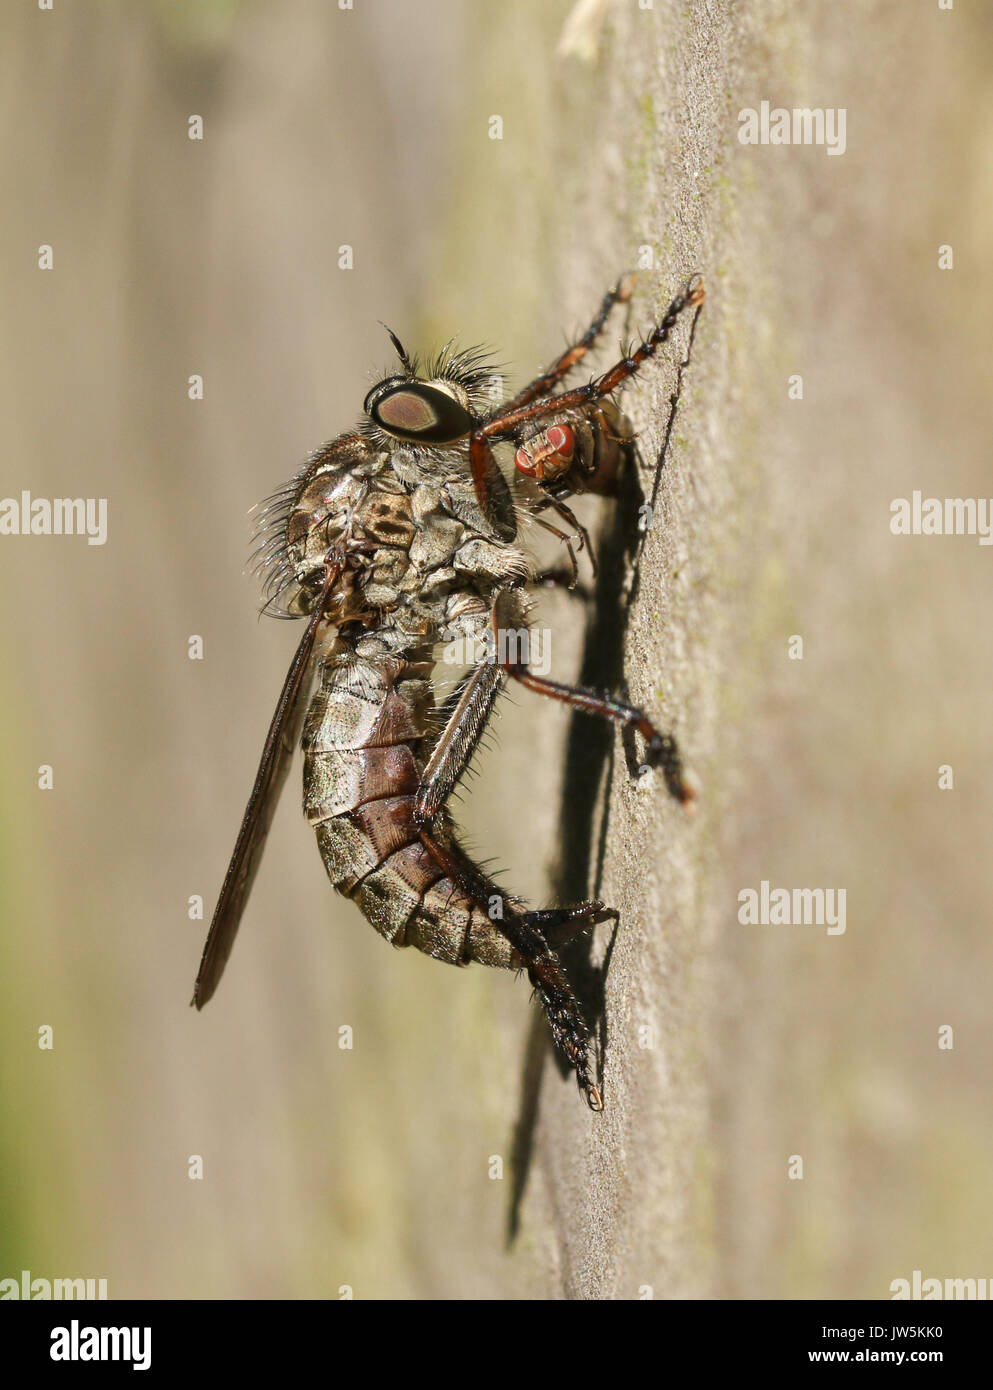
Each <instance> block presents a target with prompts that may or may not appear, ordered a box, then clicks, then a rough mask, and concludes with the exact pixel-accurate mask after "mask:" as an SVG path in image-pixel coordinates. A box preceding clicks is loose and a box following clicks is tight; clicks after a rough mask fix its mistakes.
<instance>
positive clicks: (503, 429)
mask: <svg viewBox="0 0 993 1390" xmlns="http://www.w3.org/2000/svg"><path fill="white" fill-rule="evenodd" d="M705 293H706V292H705V290H704V287H703V280H702V279H701V278H700V276H698V275H694V276H693V277H692V278H691V279H690V280H688V281H687V283H686V285H685V286H684V287H683V290H682V291H681V293H679V294H677V295H676V297H675V299H674V300H673V301H672V303H671V304H670V305H669V307H668V309H667V310H666V312H665V315H664V317H663V318H662V319H661V320H660V321H659V323H657V324H656V326H655V327H654V328H653V329H652V331H651V333H650V334H649V335H648V337H647V338H646V339H645V340H644V342H643V343H641V344H640V345H639V346H638V347H637V348H635V350H634V352H632V353H630V354H629V355H628V356H627V357H624V358H622V359H621V361H620V362H617V363H615V365H614V366H613V367H611V368H610V370H609V371H606V372H604V373H603V374H602V375H601V376H598V377H595V378H594V379H593V380H592V381H590V382H587V384H586V385H585V386H577V387H576V388H575V389H574V390H572V391H564V392H563V393H562V394H561V395H560V396H549V397H548V398H547V399H546V400H541V401H538V402H537V403H535V404H533V405H526V406H521V407H516V408H514V409H507V408H506V407H504V406H501V407H499V409H498V410H496V411H494V413H493V414H492V415H491V416H490V418H489V419H488V420H486V421H484V422H483V423H482V424H481V425H479V426H478V428H477V429H475V430H474V431H473V434H472V442H473V445H476V441H477V440H478V441H479V446H481V445H482V444H484V443H485V442H486V441H487V440H489V439H504V438H507V437H509V436H511V435H513V434H514V433H515V431H517V430H519V429H520V427H521V426H522V425H526V424H529V423H532V422H536V421H539V420H543V419H551V418H552V417H554V416H557V415H561V414H562V412H563V411H567V410H588V409H590V408H591V407H592V406H595V405H597V404H598V403H599V402H600V401H602V400H605V399H606V398H607V397H608V396H610V395H611V394H612V393H613V392H614V391H616V390H617V389H618V387H619V386H622V385H623V384H624V382H625V381H627V380H628V378H629V377H632V376H634V374H635V373H636V372H637V371H638V370H639V369H640V368H641V367H642V366H643V365H644V363H645V362H647V361H648V359H649V358H651V357H654V355H655V353H656V352H657V351H658V349H659V347H660V346H661V345H662V343H664V342H666V341H667V339H668V337H669V334H670V333H671V332H672V329H673V327H674V325H675V323H676V320H677V319H678V318H679V316H680V314H681V313H682V312H683V310H684V309H688V308H692V307H694V306H695V305H697V304H701V303H702V302H703V299H704V296H705ZM475 476H476V471H475V469H473V477H474V478H475ZM477 495H478V493H477ZM481 505H482V504H481Z"/></svg>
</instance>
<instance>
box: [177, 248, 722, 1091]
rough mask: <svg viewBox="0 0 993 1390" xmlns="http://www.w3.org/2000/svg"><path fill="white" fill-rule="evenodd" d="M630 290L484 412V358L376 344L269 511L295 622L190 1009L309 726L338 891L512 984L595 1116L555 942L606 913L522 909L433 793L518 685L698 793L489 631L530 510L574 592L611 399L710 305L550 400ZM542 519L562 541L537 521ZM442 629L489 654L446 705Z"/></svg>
mask: <svg viewBox="0 0 993 1390" xmlns="http://www.w3.org/2000/svg"><path fill="white" fill-rule="evenodd" d="M633 283H634V280H633V277H632V276H628V277H625V278H624V279H622V280H621V281H620V282H619V283H618V284H617V285H616V286H615V288H614V289H612V290H611V291H610V292H609V293H608V294H607V295H606V296H605V298H604V300H603V303H602V304H601V306H600V310H599V313H598V314H597V317H596V318H595V319H594V320H593V322H592V323H591V325H590V327H589V329H588V330H587V332H586V333H585V334H584V335H583V337H582V338H581V339H579V340H578V341H577V342H576V343H574V344H573V345H572V346H570V347H569V348H568V349H567V350H566V351H565V352H563V353H562V354H561V355H560V356H559V357H558V358H557V359H556V360H555V361H554V362H553V363H552V364H551V366H549V368H548V369H547V371H545V372H544V373H543V374H542V375H541V376H539V377H537V378H536V379H535V380H534V381H533V382H531V384H530V385H528V386H526V387H525V388H524V389H523V390H522V391H520V392H519V393H518V394H517V395H516V396H515V397H514V398H513V400H511V401H509V402H507V403H506V404H503V405H499V406H494V405H493V403H492V401H490V400H489V398H488V392H487V390H486V388H487V386H488V384H489V383H490V381H491V375H492V368H490V367H488V365H487V363H486V361H485V359H484V357H483V355H482V354H481V353H480V352H479V350H477V349H472V350H469V351H463V352H459V351H455V350H453V349H452V348H451V345H449V346H448V347H447V348H445V349H443V350H442V352H441V353H440V354H439V355H438V357H436V358H435V359H434V361H432V362H430V363H426V364H424V365H423V367H422V366H421V365H420V364H419V362H418V361H417V360H416V359H415V358H413V357H410V356H408V354H407V352H406V351H405V350H404V348H403V346H402V345H401V343H400V342H399V340H398V339H397V338H396V336H395V335H394V334H392V333H390V338H391V340H392V343H393V347H394V349H395V351H396V355H397V359H398V364H399V365H398V367H397V369H396V370H395V371H394V372H392V373H391V374H390V375H389V376H387V377H385V378H384V379H383V380H382V381H379V382H377V384H376V385H375V386H373V388H372V390H371V391H370V392H369V394H368V395H367V396H366V399H365V405H364V414H363V418H362V420H361V422H360V423H359V425H358V426H357V428H356V429H354V430H352V431H350V432H349V433H347V434H342V435H339V437H338V438H337V439H334V440H332V441H331V442H330V443H328V444H325V445H323V446H322V447H321V448H320V449H318V450H317V451H316V452H315V453H313V454H312V455H311V456H310V458H309V459H308V460H307V462H306V464H305V466H304V467H303V469H302V470H301V471H300V472H299V473H298V474H297V475H296V476H295V477H294V478H292V479H291V480H290V482H289V483H287V484H286V486H285V487H284V488H282V489H281V490H280V491H279V492H277V493H276V494H274V496H273V497H271V498H269V499H268V500H267V501H266V502H265V503H263V504H262V505H261V508H260V521H259V527H258V530H257V533H256V539H257V540H258V542H259V546H258V549H257V550H256V552H255V557H254V558H256V559H257V560H258V568H259V570H260V571H261V573H262V575H263V579H264V592H265V597H266V599H267V603H266V607H267V608H274V609H275V610H276V611H277V612H280V613H282V614H284V615H286V616H295V617H306V618H307V625H306V630H305V631H304V634H303V637H302V639H301V642H300V645H299V648H298V649H297V652H296V655H295V656H294V658H293V662H292V665H291V666H290V670H289V674H288V675H287V677H286V682H285V684H284V686H283V690H282V693H281V695H280V697H279V703H278V705H277V706H276V713H275V715H274V716H273V720H272V724H271V726H270V729H269V734H268V737H267V738H266V742H265V747H264V749H263V752H262V761H261V763H260V766H259V770H258V773H257V775H256V778H255V785H254V786H253V788H252V793H251V796H250V798H249V802H248V807H247V809H246V811H245V816H244V819H243V821H242V824H241V830H240V833H239V835H238V840H237V843H236V845H235V849H234V854H233V856H232V859H231V863H230V865H229V867H228V871H227V874H226V876H225V879H224V884H223V886H222V888H221V894H220V898H219V899H218V903H217V908H216V910H215V912H214V917H213V920H212V922H211V925H210V931H209V934H208V936H207V942H206V945H205V947H204V952H203V958H202V960H201V962H200V970H199V974H198V975H197V981H196V986H195V988H194V993H193V1001H192V1002H193V1003H194V1004H195V1005H196V1007H197V1008H198V1009H199V1008H202V1007H203V1005H204V1004H206V1003H207V1001H208V1000H209V999H210V998H211V996H212V995H213V993H214V991H215V990H216V988H217V985H218V982H219V980H220V978H221V974H222V972H223V970H224V966H225V963H226V961H227V959H228V955H229V954H230V951H231V946H232V943H233V941H234V937H235V933H236V932H237V930H238V924H239V922H240V920H241V915H242V912H243V910H244V907H245V903H246V900H247V898H248V894H249V891H250V889H251V885H252V881H253V879H254V877H255V873H256V871H257V869H258V865H259V860H260V857H261V853H262V848H263V845H264V842H265V838H266V834H267V832H268V829H269V823H270V821H271V819H272V815H273V811H274V809H275V806H276V802H277V799H278V797H279V792H280V789H281V786H282V783H283V781H284V780H285V776H286V773H287V771H288V767H289V763H290V760H291V757H292V754H293V750H294V747H295V745H296V743H297V741H298V739H300V737H301V732H302V747H303V752H304V774H303V780H304V811H305V814H306V816H307V819H308V820H309V821H310V823H311V824H312V825H313V826H314V829H315V830H316V833H317V842H318V846H319V848H320V852H321V857H322V859H323V860H324V864H325V867H326V868H327V872H328V876H329V878H330V880H331V883H332V884H333V885H334V887H335V888H336V889H337V890H338V891H339V892H340V893H343V894H345V895H346V896H347V897H349V898H351V899H352V900H353V901H354V902H355V903H356V904H357V905H358V907H359V908H360V909H361V911H362V912H363V913H364V915H365V916H366V917H367V918H368V919H369V921H370V922H371V923H372V925H373V926H374V927H375V928H376V930H377V931H378V932H380V933H381V935H383V936H385V937H386V939H387V940H388V941H390V942H391V943H392V944H393V945H394V946H415V947H416V948H417V949H418V950H421V951H424V952H426V953H427V954H428V955H431V956H435V957H436V958H437V959H438V960H444V961H448V962H449V963H450V964H452V965H467V964H468V963H469V962H470V961H481V962H482V963H483V964H484V965H493V966H501V967H504V968H507V969H511V970H525V971H526V972H527V975H528V978H529V980H530V981H531V984H532V985H533V987H534V991H535V993H536V994H537V996H538V999H539V1000H540V1002H541V1005H542V1007H543V1009H544V1011H545V1014H546V1016H547V1018H548V1022H549V1024H550V1026H551V1031H552V1035H553V1038H554V1040H555V1043H556V1045H557V1046H558V1048H559V1049H560V1051H561V1053H562V1054H563V1056H564V1057H565V1058H566V1059H567V1061H568V1063H569V1064H570V1065H571V1067H572V1068H573V1070H574V1072H575V1074H576V1078H577V1081H578V1083H579V1086H580V1089H581V1090H582V1091H583V1092H584V1094H585V1096H586V1099H587V1102H588V1104H589V1106H590V1108H591V1109H593V1110H601V1109H602V1108H603V1103H602V1099H601V1096H600V1092H599V1090H598V1088H597V1086H596V1085H595V1084H594V1080H593V1077H592V1075H591V1063H590V1050H591V1045H590V1029H589V1026H588V1024H587V1022H586V1020H585V1018H584V1017H583V1013H582V1011H581V1009H580V1006H579V1003H578V1001H577V999H576V997H575V995H574V994H573V991H572V989H571V988H570V986H569V982H568V980H567V979H566V977H565V974H564V972H563V970H562V967H561V965H560V963H559V961H558V959H557V957H556V954H555V951H556V948H558V947H559V946H561V945H562V944H563V943H564V942H565V941H567V940H568V939H569V938H570V937H571V936H573V935H575V934H576V933H578V932H580V931H582V930H584V929H585V928H587V927H589V926H591V925H593V924H595V923H598V922H603V921H606V920H608V919H615V920H616V917H617V913H616V912H614V911H613V910H612V909H610V908H607V907H605V905H604V904H603V903H602V902H598V901H589V902H581V903H575V904H573V905H571V906H568V907H553V908H544V909H540V910H532V909H529V908H527V907H526V906H525V904H524V903H523V902H522V900H521V899H519V898H517V897H514V896H512V895H510V894H507V893H505V892H503V891H502V890H501V889H500V888H499V887H498V886H497V885H496V884H495V883H494V882H493V880H492V879H491V878H490V877H489V876H488V875H487V874H486V873H485V872H484V871H483V869H482V868H480V867H479V866H478V865H477V864H476V863H475V862H474V861H473V860H472V858H471V857H470V856H469V855H468V854H467V853H466V851H465V849H463V847H462V845H461V843H460V841H459V835H458V831H457V829H456V827H455V825H454V824H453V821H452V817H451V814H450V811H449V808H448V802H449V799H450V797H451V795H452V793H453V791H454V790H455V788H456V787H457V785H458V783H459V781H460V779H461V778H462V776H463V774H464V773H465V771H466V769H467V767H468V765H469V763H470V760H471V759H472V756H473V754H474V752H475V750H476V748H477V746H478V744H479V741H480V737H481V735H482V733H483V731H484V728H485V726H486V723H487V720H488V719H489V717H490V714H491V713H492V711H493V707H494V704H495V702H496V700H497V698H498V696H499V695H500V693H501V691H502V690H503V689H504V687H505V686H506V684H507V683H508V681H510V680H514V681H519V682H520V683H521V684H522V685H524V686H527V687H528V688H529V689H530V690H533V691H535V692H537V693H538V694H541V695H549V696H551V697H552V698H554V699H557V700H562V701H564V702H565V703H566V704H568V705H571V706H573V707H574V708H576V709H580V710H584V711H586V712H587V713H589V714H593V715H600V716H603V717H606V718H608V719H612V720H614V721H615V722H617V723H618V724H620V725H626V726H632V727H633V728H634V729H635V730H636V731H637V732H638V733H639V734H640V736H641V737H642V738H643V739H644V741H645V759H644V760H645V762H647V763H649V764H652V765H657V766H659V767H660V768H661V770H662V772H663V775H664V777H665V781H666V785H667V787H668V789H669V791H670V793H671V794H672V795H673V796H674V797H676V798H677V799H678V800H679V801H680V802H683V803H684V804H685V803H688V802H689V801H690V800H691V799H692V796H693V792H692V790H691V788H690V787H689V786H688V785H687V783H686V782H685V781H684V779H683V774H682V768H681V763H680V758H679V752H678V750H677V748H676V744H675V742H674V740H673V739H672V738H671V737H670V736H668V735H663V734H661V733H659V731H658V730H657V729H656V728H655V725H654V724H653V723H652V722H651V720H650V719H648V718H647V716H646V715H644V714H643V713H642V712H641V711H640V710H638V709H634V708H632V707H631V706H629V705H626V704H622V703H621V702H620V701H618V700H614V699H610V698H607V697H601V696H598V695H595V694H593V693H592V692H590V691H587V690H582V689H579V688H576V687H572V686H568V685H562V684H560V683H558V682H556V681H552V680H546V679H544V678H542V677H541V676H538V675H536V674H534V673H533V672H532V671H531V669H530V667H529V665H528V663H527V661H526V660H524V659H521V653H522V652H523V651H526V647H525V646H524V644H523V642H522V643H521V644H520V645H517V644H513V643H507V642H506V641H504V642H501V641H500V640H499V639H500V636H501V634H506V633H526V632H527V630H528V623H529V609H530V601H529V597H528V587H529V586H530V585H532V584H534V583H535V582H536V580H538V579H539V578H541V576H539V575H537V574H536V572H535V567H534V564H533V561H532V560H531V559H530V558H529V556H528V554H527V553H526V552H525V550H524V549H523V548H521V546H520V545H519V544H518V543H517V539H518V523H519V521H520V522H522V523H523V522H524V521H525V520H526V519H527V517H528V516H530V517H532V518H534V519H536V520H537V521H538V523H539V524H542V525H546V526H547V527H548V529H551V530H554V531H555V532H556V534H558V535H560V536H561V537H562V539H563V540H564V541H565V542H566V544H567V545H569V553H570V557H571V559H572V569H571V572H570V573H569V574H568V576H562V577H563V578H567V580H568V582H569V583H570V584H574V583H575V556H574V553H573V551H572V549H571V540H572V539H578V540H579V541H580V544H582V543H584V541H585V533H583V532H582V531H581V529H580V528H579V526H578V523H576V521H575V518H574V517H573V516H572V513H571V511H570V510H569V508H568V506H567V504H566V502H565V498H566V497H568V496H570V495H572V494H573V493H577V492H583V491H599V492H608V491H610V490H611V488H612V486H613V481H612V480H613V479H615V478H616V475H617V470H618V468H619V467H620V466H621V465H622V463H623V460H624V457H625V456H626V455H627V454H629V453H630V450H631V439H632V431H631V429H630V426H629V425H628V423H627V421H626V420H625V418H624V417H623V416H622V414H621V412H620V411H619V409H618V408H617V406H616V405H615V404H614V403H613V401H612V396H613V394H614V392H616V391H617V390H618V388H619V387H620V386H621V385H622V384H623V383H624V382H625V381H627V380H628V379H629V378H630V377H632V376H634V374H635V373H636V372H637V371H638V370H639V369H640V368H641V366H642V365H643V364H644V363H645V362H647V361H648V360H649V359H650V358H651V357H652V356H653V354H654V353H655V352H656V350H657V349H658V348H659V346H660V345H661V344H662V343H664V342H666V340H667V339H668V338H669V335H670V333H671V331H672V329H673V327H674V325H675V324H676V321H677V320H678V318H679V316H680V314H682V313H683V312H684V310H686V309H688V308H690V307H692V306H696V305H699V304H700V303H701V302H702V300H703V297H704V290H703V285H702V282H701V281H700V279H699V277H694V278H693V279H692V280H690V281H689V282H688V283H687V285H686V286H685V287H684V288H683V290H682V291H681V292H680V293H679V294H678V295H677V296H676V297H675V299H673V301H672V303H671V304H670V305H669V308H668V309H667V311H666V313H665V315H664V317H663V318H662V319H661V320H660V321H659V323H658V324H657V325H656V326H655V327H654V328H653V330H652V332H651V333H650V334H649V335H648V336H647V337H646V338H645V340H644V341H643V342H642V343H641V345H640V346H639V347H637V348H636V349H634V350H633V351H631V352H629V354H628V355H626V356H625V357H624V358H623V359H622V360H621V361H619V362H618V363H617V364H616V365H615V366H614V367H612V368H611V369H610V370H609V371H607V372H604V373H603V374H602V375H600V376H597V377H595V378H593V379H592V380H591V381H589V382H588V383H587V384H586V385H583V386H580V387H577V388H575V389H573V390H558V389H557V388H559V386H560V384H561V383H562V382H563V381H564V379H565V377H566V376H567V375H568V373H569V372H571V371H572V370H573V369H574V368H576V367H577V366H578V365H579V364H580V363H581V362H582V360H583V358H584V357H585V356H586V354H587V353H588V352H589V351H590V349H591V348H592V347H593V346H594V345H595V343H596V342H597V340H598V339H599V338H600V336H601V335H602V333H603V331H604V328H605V326H606V323H607V319H608V316H609V314H610V311H611V309H612V308H613V306H614V305H615V304H617V303H619V302H624V301H626V300H627V299H629V298H630V295H631V293H632V289H633ZM387 332H389V330H388V329H387ZM500 442H510V443H511V444H512V445H513V446H514V447H515V451H516V452H515V464H516V467H515V471H514V474H513V487H511V485H510V484H508V482H507V480H506V478H505V477H504V474H503V472H502V471H501V469H500V467H499V466H498V464H497V461H496V458H495V456H494V453H493V445H494V444H497V443H500ZM525 478H529V479H530V480H531V481H530V482H529V483H527V484H525V483H524V479H525ZM548 510H552V511H554V512H556V513H557V514H558V515H559V516H560V517H561V518H563V519H564V520H565V521H566V522H567V523H569V524H570V525H572V526H573V535H572V536H570V535H569V534H568V533H566V532H562V531H561V530H560V529H559V528H557V527H555V526H554V525H553V524H552V523H550V522H548V521H547V520H545V519H544V518H543V517H542V515H541V514H542V513H544V512H547V511H548ZM586 543H587V544H588V542H586ZM557 577H558V576H557ZM442 637H444V638H445V639H446V640H452V639H456V638H458V637H462V638H464V639H466V640H467V643H468V645H469V647H470V649H472V648H474V649H475V650H477V651H479V650H483V651H484V652H485V653H486V655H485V656H484V657H483V658H482V659H480V660H478V661H477V662H476V663H475V664H474V665H471V666H470V667H469V670H468V673H467V674H466V675H465V676H464V678H463V679H462V680H461V681H460V682H459V683H458V684H457V685H456V687H455V688H454V690H452V692H451V693H450V694H449V695H448V697H447V698H445V699H444V700H440V701H439V700H436V698H435V696H434V693H433V688H432V683H431V675H432V670H433V667H434V665H435V659H436V658H435V653H436V650H437V647H438V643H439V641H440V640H441V639H442ZM508 653H509V654H508ZM501 654H502V655H501ZM315 673H316V677H317V683H316V691H315V693H314V695H313V698H312V699H311V700H310V703H309V707H307V702H306V695H307V692H308V691H309V689H310V686H311V684H312V681H313V677H314V675H315Z"/></svg>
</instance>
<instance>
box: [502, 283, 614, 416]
mask: <svg viewBox="0 0 993 1390" xmlns="http://www.w3.org/2000/svg"><path fill="white" fill-rule="evenodd" d="M637 279H638V277H637V275H634V274H632V273H628V274H627V275H622V276H621V278H620V279H619V280H618V282H617V284H616V285H615V286H614V287H613V289H611V290H608V291H607V293H606V294H605V295H604V297H603V300H602V302H601V304H600V308H599V309H598V310H597V315H596V318H595V319H594V320H593V322H592V323H591V324H590V326H589V328H587V330H586V332H585V333H584V334H583V336H582V337H581V338H580V339H579V340H578V341H577V342H575V343H572V344H570V346H569V347H567V348H566V350H565V351H564V352H563V353H561V354H560V356H558V357H556V359H555V361H554V362H553V363H552V364H551V366H550V367H548V369H547V370H546V371H544V372H542V374H541V376H538V377H535V379H534V381H530V382H528V384H527V386H524V387H522V388H521V390H520V391H518V393H517V395H516V396H514V397H513V399H512V400H509V401H507V402H506V404H505V405H504V406H503V407H502V409H503V410H505V411H507V410H519V409H520V408H521V406H524V405H530V403H531V402H532V401H536V400H538V399H539V398H540V397H542V396H547V395H548V393H549V391H552V390H554V388H555V387H556V386H557V385H558V383H559V382H560V381H561V380H562V379H563V378H564V377H566V376H568V374H569V372H571V371H572V369H573V367H577V366H578V365H579V363H580V362H581V361H582V360H583V358H584V357H585V356H586V354H587V353H588V352H589V351H590V349H591V348H592V347H593V346H594V345H595V343H596V340H597V339H598V338H599V337H600V334H601V333H602V332H603V330H604V329H605V328H606V326H607V319H608V318H609V317H610V311H611V309H613V307H614V305H615V304H626V303H627V302H628V300H629V299H630V298H631V296H632V294H633V293H634V287H635V284H636V283H637Z"/></svg>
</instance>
